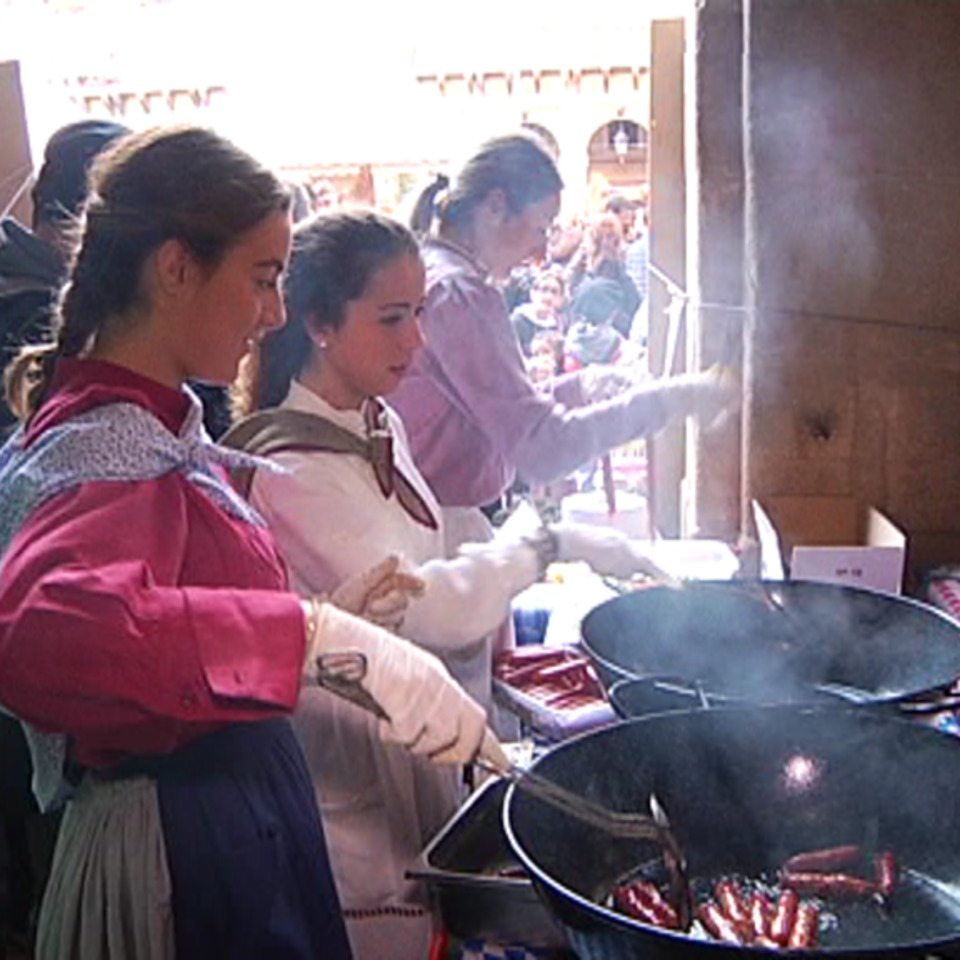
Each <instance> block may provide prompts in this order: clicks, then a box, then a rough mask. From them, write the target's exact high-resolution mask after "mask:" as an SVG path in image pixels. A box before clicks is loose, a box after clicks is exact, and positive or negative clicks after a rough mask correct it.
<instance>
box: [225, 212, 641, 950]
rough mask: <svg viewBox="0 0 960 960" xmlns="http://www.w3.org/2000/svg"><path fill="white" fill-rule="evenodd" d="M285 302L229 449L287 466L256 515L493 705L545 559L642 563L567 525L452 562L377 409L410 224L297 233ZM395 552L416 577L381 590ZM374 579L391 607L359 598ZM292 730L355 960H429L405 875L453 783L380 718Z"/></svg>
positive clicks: (330, 711)
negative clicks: (500, 640)
mask: <svg viewBox="0 0 960 960" xmlns="http://www.w3.org/2000/svg"><path fill="white" fill-rule="evenodd" d="M285 291H286V305H287V316H288V322H287V325H286V326H285V327H284V328H283V329H282V330H279V331H276V332H274V333H272V334H271V335H270V336H269V337H267V338H266V339H265V340H264V341H263V342H262V344H261V347H260V353H259V360H258V363H257V365H256V366H257V369H256V371H255V373H254V375H253V376H252V377H250V378H249V382H248V383H247V384H246V387H245V406H246V408H247V411H248V412H250V411H255V410H260V411H262V412H261V413H260V414H257V415H256V416H255V417H253V418H252V419H248V420H246V421H245V422H244V424H243V425H241V427H240V428H239V431H237V430H235V432H234V433H233V435H232V437H233V438H234V442H237V443H239V444H241V445H245V446H246V447H247V449H256V450H258V451H259V452H263V453H268V454H270V455H271V457H272V459H273V460H274V461H275V462H276V463H277V464H279V465H280V466H281V467H282V468H286V469H284V470H283V471H277V472H271V471H266V470H263V469H260V470H257V471H256V474H255V475H254V477H253V481H252V485H251V487H250V498H251V501H252V503H253V504H254V506H255V507H256V508H257V510H258V511H260V512H261V514H262V515H263V516H264V517H265V519H266V520H267V522H268V524H269V525H270V527H271V528H272V531H273V534H274V536H275V538H276V541H277V543H278V546H279V548H280V551H281V553H282V554H283V555H284V556H285V558H286V560H287V562H288V564H289V565H290V568H291V578H292V582H293V584H294V585H295V587H296V588H297V589H299V590H300V591H301V592H302V593H303V594H304V595H305V596H312V595H314V594H316V593H318V592H320V593H328V594H329V593H331V592H335V591H337V590H338V589H339V590H340V591H341V593H342V592H344V591H346V592H347V593H355V594H356V597H355V599H354V601H353V604H354V607H356V609H357V612H361V613H362V614H363V615H365V616H368V617H371V618H373V619H377V620H379V621H380V622H381V623H386V624H388V625H390V626H392V627H393V628H394V629H396V630H397V631H398V632H399V633H400V634H401V635H402V636H404V637H406V638H408V639H410V640H413V641H415V642H416V643H418V644H420V645H422V646H424V647H426V648H428V649H430V650H431V651H433V652H435V653H437V654H438V655H439V656H440V657H441V658H442V659H443V660H444V662H445V663H446V664H447V666H448V667H449V669H450V671H451V672H452V673H453V675H454V676H455V677H457V678H458V679H459V680H460V682H461V683H462V684H463V686H464V687H465V688H466V690H467V691H468V692H470V693H471V694H472V695H473V696H474V697H475V698H476V699H477V701H478V702H480V703H481V704H485V705H489V703H490V668H491V648H492V642H493V641H492V635H493V634H494V633H495V631H496V630H497V629H498V627H499V626H500V625H501V624H502V623H503V622H504V621H505V619H506V618H507V616H508V613H509V602H510V599H511V598H512V597H513V596H514V595H515V594H517V593H519V592H520V591H521V590H522V589H524V588H525V587H527V586H528V585H530V584H531V583H533V582H534V581H535V580H536V579H537V578H538V576H539V575H540V573H541V572H542V570H543V567H544V565H545V563H546V562H547V561H549V560H551V559H585V560H587V561H588V562H592V563H593V565H594V567H595V568H598V569H600V570H601V572H605V573H611V574H615V575H622V576H627V575H629V574H630V573H632V572H634V571H636V570H638V569H644V568H645V565H646V564H647V561H646V560H645V558H644V556H643V555H642V553H640V552H639V551H637V550H636V549H635V547H634V545H633V544H632V543H631V542H630V541H628V540H626V539H625V538H622V537H619V536H617V535H615V534H612V533H608V532H599V531H593V530H585V529H584V528H579V527H574V526H562V525H561V526H558V527H555V528H552V529H551V530H549V531H547V530H544V531H541V533H540V535H538V536H534V537H531V538H530V539H527V540H512V541H506V540H504V539H503V538H501V539H494V540H493V541H491V542H489V543H487V544H483V545H479V544H477V545H471V547H470V548H469V549H467V550H466V551H464V552H461V553H458V554H456V555H454V556H452V557H451V556H449V554H448V550H447V547H446V545H445V543H444V530H443V525H442V519H441V511H440V509H439V506H438V504H437V501H436V498H435V497H434V495H433V493H432V492H431V490H430V488H429V487H428V485H427V483H426V482H425V481H424V479H423V477H422V476H421V475H420V473H419V472H418V470H417V469H416V467H415V466H414V463H413V459H412V457H411V454H410V449H409V445H408V443H407V439H406V436H405V434H404V431H403V427H402V424H401V422H400V420H399V418H398V417H397V415H396V414H395V413H394V412H393V411H392V410H391V409H390V408H389V407H387V406H386V405H385V404H384V403H383V401H382V400H380V399H379V398H380V397H381V396H383V395H384V394H389V393H390V392H391V391H393V390H394V389H395V388H396V386H397V384H398V383H399V382H400V380H401V378H402V377H403V375H404V373H405V372H406V371H407V369H408V368H409V366H410V363H411V360H412V358H413V355H414V353H415V351H416V350H417V349H418V348H419V347H420V346H421V344H422V343H423V337H422V333H421V329H420V322H419V318H420V315H421V313H422V310H423V302H424V266H423V263H422V261H421V259H420V255H419V251H418V247H417V242H416V240H415V238H414V236H413V235H412V234H411V233H410V232H409V231H408V230H407V229H406V228H405V227H403V226H401V225H400V224H398V223H396V222H393V221H391V220H388V219H386V218H383V217H381V216H378V215H377V214H375V213H372V212H338V213H332V214H326V215H322V216H320V217H318V218H316V219H314V220H312V221H308V222H306V223H304V224H301V225H300V226H299V227H298V228H297V231H296V234H295V238H294V250H293V254H292V258H291V261H290V267H289V273H288V276H287V280H286V284H285ZM278 410H279V412H280V413H281V418H280V420H279V421H278V420H277V419H276V417H277V413H278ZM271 418H272V419H271ZM284 418H285V419H284ZM258 423H259V426H260V427H263V426H266V428H267V429H266V430H265V431H264V430H260V433H259V436H260V439H261V440H262V439H263V437H264V436H267V442H266V443H265V444H263V443H261V444H260V445H259V446H258V441H256V440H253V441H251V440H250V438H251V437H252V436H254V435H255V434H257V430H258ZM251 424H252V429H245V428H247V427H249V426H250V425H251ZM278 424H279V430H278ZM304 430H306V432H304ZM284 431H286V433H285V432H284ZM271 437H272V439H273V442H271V440H270V438H271ZM278 437H279V440H278ZM318 438H319V439H318ZM388 555H393V556H394V557H396V558H399V563H400V566H401V569H402V570H404V571H407V572H408V574H412V575H415V578H416V579H415V580H414V579H411V578H409V577H408V578H407V580H406V581H403V580H402V578H401V580H400V581H398V580H397V578H396V577H394V578H392V579H391V578H390V577H389V576H386V577H384V573H385V572H386V573H389V570H387V571H384V567H383V561H384V558H385V557H387V556H388ZM389 562H390V561H388V563H389ZM394 562H396V561H394ZM647 569H649V567H648V566H647ZM371 570H373V571H374V572H373V573H372V574H370V576H369V577H368V576H367V572H368V571H371ZM368 582H370V583H377V584H383V583H386V584H387V587H386V588H385V589H386V592H387V596H385V597H371V596H364V587H365V584H366V583H368ZM344 584H347V586H346V587H345V586H344ZM414 584H417V589H412V587H413V585H414ZM421 585H422V590H421V589H419V587H420V586H421ZM391 586H392V587H393V588H394V589H392V590H391V589H390V587H391ZM377 589H379V587H378V588H377ZM334 599H335V602H337V598H336V597H335V598H334ZM407 601H409V602H407ZM339 602H341V605H345V606H347V607H348V609H349V608H350V602H346V603H344V602H343V601H342V599H341V600H340V601H339ZM294 722H295V727H296V729H297V732H298V734H299V736H300V740H301V743H302V745H303V747H304V751H305V754H306V757H307V762H308V765H309V767H310V770H311V773H312V775H313V778H314V785H315V789H316V792H317V798H318V801H319V803H320V809H321V812H322V814H323V819H324V826H325V829H326V833H327V842H328V845H329V847H330V853H331V860H332V863H333V868H334V875H335V878H336V882H337V886H338V888H339V893H340V898H341V902H342V904H343V907H344V912H345V915H346V918H347V926H348V931H349V933H350V937H351V942H352V945H353V949H354V953H355V954H356V956H358V957H374V956H390V957H392V958H402V957H408V956H409V957H417V958H422V957H423V956H425V955H426V944H427V941H428V937H429V917H428V916H427V914H426V912H425V910H424V909H423V905H422V902H421V900H420V891H419V890H418V889H417V888H414V887H412V886H411V885H410V884H409V883H407V882H406V881H405V879H404V870H405V868H406V867H407V866H408V865H409V863H410V861H411V859H412V858H414V857H415V856H416V854H417V853H418V851H419V850H420V849H422V847H423V845H424V844H425V843H426V842H427V840H428V839H429V838H430V837H431V836H432V835H433V834H434V833H435V832H436V831H437V830H438V829H439V827H440V826H441V825H442V824H443V822H444V820H445V819H446V818H447V817H448V816H449V815H450V814H451V813H452V812H453V811H454V810H455V808H456V805H457V802H458V799H459V790H458V783H457V780H456V777H455V776H453V775H452V774H451V772H450V771H449V770H447V769H440V768H437V767H435V766H432V765H429V764H427V763H424V762H423V761H421V760H420V759H418V758H416V757H413V756H411V755H409V754H408V753H406V752H404V751H402V750H398V749H395V748H394V747H392V746H390V745H388V744H384V743H383V742H382V741H380V740H379V739H377V737H376V719H375V718H374V717H373V715H371V714H370V713H369V712H366V711H364V710H362V709H360V708H359V707H357V706H355V705H353V704H351V703H348V702H345V701H343V700H341V699H339V698H333V697H331V696H329V694H327V693H326V692H325V691H322V690H321V691H313V690H309V691H305V693H304V694H302V695H301V699H300V704H299V708H298V713H297V715H296V716H295V721H294Z"/></svg>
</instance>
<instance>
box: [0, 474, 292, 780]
mask: <svg viewBox="0 0 960 960" xmlns="http://www.w3.org/2000/svg"><path fill="white" fill-rule="evenodd" d="M244 527H248V525H245V524H241V523H240V522H239V521H234V520H233V519H232V518H230V517H227V516H226V515H225V514H224V513H223V512H222V511H221V510H220V509H219V508H218V507H217V506H216V505H214V504H213V502H212V501H210V500H209V499H208V498H207V496H206V494H204V493H203V492H201V491H200V490H198V489H197V488H195V487H194V486H193V485H192V484H190V483H189V482H187V481H186V480H184V479H183V478H182V477H181V476H179V475H177V474H169V475H167V476H164V477H161V478H159V479H158V480H155V481H149V482H138V483H96V484H88V485H86V486H83V487H80V488H77V489H75V490H73V491H71V492H68V493H65V494H62V495H60V496H58V497H56V498H54V499H52V500H50V501H48V502H47V503H46V504H44V505H42V506H41V507H40V508H38V509H37V510H36V511H35V512H34V513H33V514H32V515H31V517H30V518H29V519H28V522H27V523H26V524H25V525H24V526H23V527H22V528H21V530H20V531H19V532H18V534H17V536H16V537H15V538H14V539H13V541H12V542H11V544H10V546H9V548H8V550H7V551H6V553H5V554H4V556H3V565H2V570H0V702H2V703H3V704H4V705H5V706H6V707H7V708H8V709H9V710H11V711H12V712H13V713H15V714H16V715H17V716H19V717H21V718H22V719H24V720H26V721H28V722H30V723H32V724H33V725H35V726H36V727H38V728H39V729H41V730H45V731H51V732H63V733H67V734H68V735H70V736H71V737H72V739H73V743H74V750H75V754H76V758H77V759H78V760H79V761H80V762H86V763H90V764H94V765H96V764H98V763H99V764H102V763H105V762H109V761H110V760H113V759H116V758H120V757H123V756H124V755H127V754H136V753H142V752H164V751H167V750H170V749H173V748H175V747H176V746H178V745H179V744H180V743H183V742H185V741H186V740H189V739H192V738H193V737H195V736H197V735H198V734H200V733H203V732H207V731H209V730H211V729H214V728H216V727H217V726H220V725H223V724H224V723H230V722H234V721H242V720H251V719H262V718H263V717H265V716H268V715H270V714H271V713H277V712H286V711H289V710H291V709H292V708H293V706H294V704H295V702H296V699H297V694H298V690H299V685H300V674H301V665H302V662H303V656H304V650H305V639H304V627H303V615H302V611H301V607H300V603H299V600H298V599H297V598H296V596H295V595H293V594H292V593H289V592H287V591H285V590H284V589H283V587H284V585H285V583H284V573H283V571H282V568H281V567H280V566H279V563H278V561H277V558H276V555H275V554H274V553H273V552H272V547H269V548H268V546H267V545H269V540H268V539H267V538H266V537H265V536H264V535H263V532H262V531H256V530H253V528H249V527H248V529H247V530H244V529H243V528H244ZM258 538H259V539H258Z"/></svg>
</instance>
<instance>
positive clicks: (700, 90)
mask: <svg viewBox="0 0 960 960" xmlns="http://www.w3.org/2000/svg"><path fill="white" fill-rule="evenodd" d="M690 32H691V35H692V36H691V39H690V42H689V43H688V47H687V65H686V66H687V77H686V84H687V89H688V90H691V91H692V99H691V98H689V97H688V99H687V104H686V120H687V138H686V139H687V292H688V293H689V295H690V298H691V303H690V305H689V306H688V307H687V327H688V330H689V331H690V334H691V335H690V344H689V356H688V364H687V367H688V369H691V370H697V369H702V368H705V367H708V366H710V365H711V364H715V363H722V364H727V365H731V366H734V367H736V368H740V367H741V365H742V339H743V328H744V324H745V312H744V310H743V302H744V299H743V243H744V236H743V229H744V223H743V137H742V130H743V104H742V85H743V70H742V56H743V3H742V0H704V2H702V3H700V4H698V6H697V11H696V15H695V19H694V21H693V23H692V26H691V31H690ZM701 304H715V305H719V306H701ZM724 305H725V306H724ZM687 439H688V442H687V475H688V477H690V478H691V479H692V484H693V491H694V493H693V497H692V503H691V509H690V512H689V514H688V516H687V526H688V529H687V533H688V534H689V535H692V536H704V537H719V538H721V539H726V540H734V539H736V537H737V534H738V533H739V531H740V525H741V511H740V459H741V430H740V417H731V418H729V419H727V420H726V421H724V422H723V423H721V424H718V425H717V426H716V427H715V428H714V429H712V430H709V431H704V430H701V429H700V428H699V427H698V426H696V425H694V426H693V428H692V429H691V430H689V431H688V438H687Z"/></svg>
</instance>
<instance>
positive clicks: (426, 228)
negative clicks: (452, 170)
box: [410, 173, 450, 237]
mask: <svg viewBox="0 0 960 960" xmlns="http://www.w3.org/2000/svg"><path fill="white" fill-rule="evenodd" d="M449 186H450V178H449V177H448V176H447V175H446V174H443V173H438V174H437V176H436V177H435V178H434V181H433V183H431V184H429V185H428V186H427V187H426V188H424V190H423V192H422V193H421V194H420V196H419V197H417V202H416V203H415V204H414V206H413V212H412V213H411V214H410V229H411V230H412V231H413V232H414V233H415V234H416V235H417V236H418V237H425V236H427V234H429V233H430V229H431V227H432V226H433V221H434V217H435V216H436V215H437V214H438V213H439V211H440V203H439V201H438V195H439V194H441V193H442V192H443V191H444V190H446V189H447V188H448V187H449Z"/></svg>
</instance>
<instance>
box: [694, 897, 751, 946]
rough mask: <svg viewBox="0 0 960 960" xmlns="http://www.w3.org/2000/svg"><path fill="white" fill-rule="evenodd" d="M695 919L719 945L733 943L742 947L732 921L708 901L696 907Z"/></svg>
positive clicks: (738, 933)
mask: <svg viewBox="0 0 960 960" xmlns="http://www.w3.org/2000/svg"><path fill="white" fill-rule="evenodd" d="M697 919H698V920H699V921H700V922H701V923H702V924H703V926H704V927H705V928H706V930H707V932H708V933H709V934H710V935H711V936H712V937H714V938H715V939H717V940H719V941H721V943H734V944H737V945H738V946H743V940H742V939H741V938H740V932H739V931H738V930H737V928H736V926H735V925H734V923H733V921H732V920H730V919H729V917H727V915H726V914H725V913H724V912H723V911H722V910H721V909H720V908H719V907H718V906H717V905H716V904H715V903H714V902H713V901H712V900H708V901H707V902H706V903H702V904H701V905H700V906H699V907H697Z"/></svg>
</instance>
